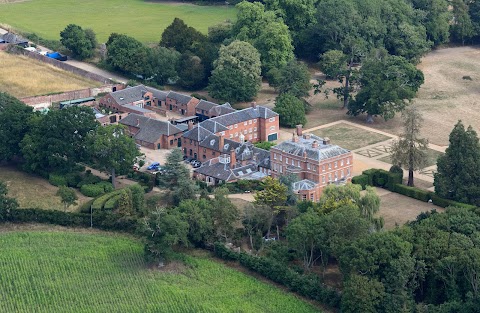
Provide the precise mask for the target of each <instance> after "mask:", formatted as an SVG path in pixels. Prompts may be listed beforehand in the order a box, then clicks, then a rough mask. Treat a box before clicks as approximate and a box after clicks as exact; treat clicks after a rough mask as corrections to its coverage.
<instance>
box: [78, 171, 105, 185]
mask: <svg viewBox="0 0 480 313" xmlns="http://www.w3.org/2000/svg"><path fill="white" fill-rule="evenodd" d="M101 181H102V179H101V178H100V177H98V176H95V175H93V174H92V173H91V172H90V171H87V172H86V173H85V175H84V176H83V178H82V181H80V182H79V183H78V184H77V187H78V188H82V186H83V185H93V184H97V183H99V182H101Z"/></svg>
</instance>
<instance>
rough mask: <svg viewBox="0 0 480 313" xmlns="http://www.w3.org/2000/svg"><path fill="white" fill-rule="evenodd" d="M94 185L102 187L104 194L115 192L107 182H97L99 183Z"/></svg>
mask: <svg viewBox="0 0 480 313" xmlns="http://www.w3.org/2000/svg"><path fill="white" fill-rule="evenodd" d="M96 185H97V186H101V187H103V190H104V191H105V192H112V191H114V190H115V188H113V185H112V183H109V182H106V181H101V182H99V183H98V184H96Z"/></svg>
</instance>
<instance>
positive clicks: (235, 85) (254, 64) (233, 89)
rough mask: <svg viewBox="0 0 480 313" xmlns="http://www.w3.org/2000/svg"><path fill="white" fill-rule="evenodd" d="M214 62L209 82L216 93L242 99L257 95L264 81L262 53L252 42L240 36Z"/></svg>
mask: <svg viewBox="0 0 480 313" xmlns="http://www.w3.org/2000/svg"><path fill="white" fill-rule="evenodd" d="M214 66H215V69H214V70H213V71H212V76H211V77H210V81H209V85H208V91H209V93H210V95H211V96H212V97H214V98H216V99H219V100H225V101H229V102H238V101H249V100H251V99H253V97H255V96H256V95H257V92H258V90H259V89H260V83H261V76H260V73H261V63H260V54H259V53H258V51H257V50H256V49H255V48H254V47H253V46H252V45H251V44H249V43H247V42H243V41H238V40H237V41H234V42H232V43H231V44H229V45H228V46H222V47H221V48H220V51H219V57H218V59H217V60H216V61H215V62H214Z"/></svg>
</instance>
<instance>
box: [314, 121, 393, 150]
mask: <svg viewBox="0 0 480 313" xmlns="http://www.w3.org/2000/svg"><path fill="white" fill-rule="evenodd" d="M312 134H314V135H317V136H320V137H322V138H324V137H328V138H330V140H331V142H332V143H333V144H336V145H339V146H340V147H342V148H345V149H348V150H355V149H359V148H362V147H366V146H369V145H373V144H375V143H378V142H382V141H385V140H388V139H391V137H388V136H385V135H382V134H378V133H375V132H371V131H368V130H364V129H361V128H358V127H355V126H352V125H349V124H346V123H339V124H336V125H333V126H329V127H325V128H321V129H317V130H314V131H313V132H312Z"/></svg>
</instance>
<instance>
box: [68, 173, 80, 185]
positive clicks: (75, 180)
mask: <svg viewBox="0 0 480 313" xmlns="http://www.w3.org/2000/svg"><path fill="white" fill-rule="evenodd" d="M65 179H66V181H67V186H68V187H73V188H75V187H77V185H78V184H79V183H80V182H81V181H82V175H80V173H78V172H75V173H68V174H67V175H65Z"/></svg>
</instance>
